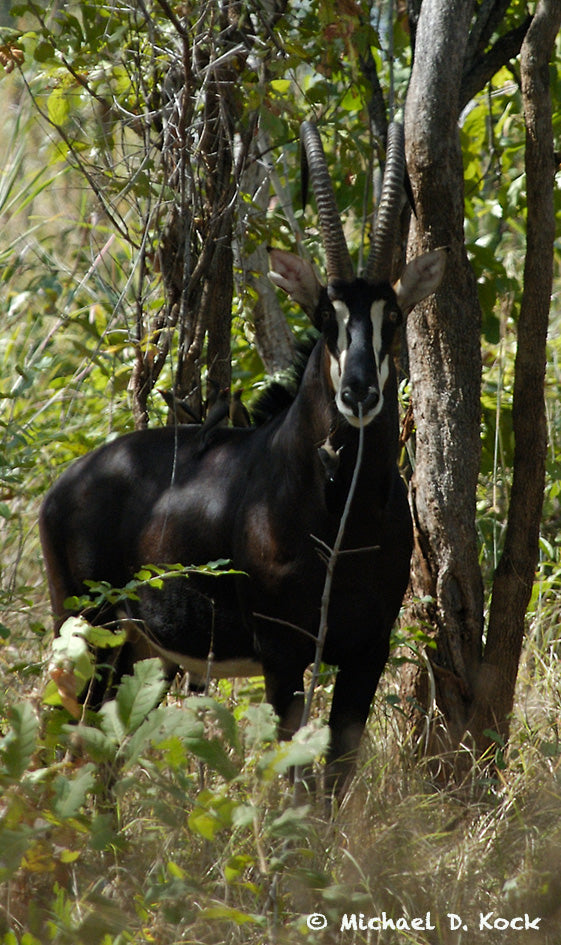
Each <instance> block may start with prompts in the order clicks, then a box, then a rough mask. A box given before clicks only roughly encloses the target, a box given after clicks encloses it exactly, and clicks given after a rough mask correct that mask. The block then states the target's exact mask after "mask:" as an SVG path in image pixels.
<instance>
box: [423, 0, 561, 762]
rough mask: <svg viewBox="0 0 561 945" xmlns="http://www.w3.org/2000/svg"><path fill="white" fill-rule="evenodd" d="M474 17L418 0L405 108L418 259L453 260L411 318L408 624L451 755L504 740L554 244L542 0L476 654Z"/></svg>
mask: <svg viewBox="0 0 561 945" xmlns="http://www.w3.org/2000/svg"><path fill="white" fill-rule="evenodd" d="M473 12H474V5H473V4H471V3H460V2H448V0H424V3H423V5H422V8H421V14H420V17H419V21H418V25H417V33H416V53H415V63H414V67H413V74H412V79H411V85H410V90H409V94H408V98H407V106H406V140H407V157H408V168H409V173H410V177H411V181H412V186H413V191H414V194H415V200H416V207H417V225H416V234H415V237H414V240H413V242H414V244H415V246H414V252H415V253H416V252H419V251H420V250H421V249H425V248H429V247H434V246H436V245H439V244H444V243H447V244H449V245H450V247H451V254H450V261H449V264H448V269H447V277H446V279H445V281H444V282H443V285H442V286H441V288H440V290H439V292H438V294H437V296H435V297H434V298H433V299H430V300H428V301H427V302H425V303H424V304H423V305H422V306H418V307H417V309H416V310H415V311H414V312H413V313H412V315H411V316H410V317H409V324H408V342H409V356H410V366H411V379H412V384H413V392H414V393H413V396H414V409H415V419H416V423H417V450H416V471H415V475H414V478H413V482H412V506H413V513H414V519H415V531H416V547H415V553H414V560H413V568H412V589H413V592H414V594H416V595H417V597H418V598H421V599H422V600H421V602H420V603H418V604H417V617H418V619H420V620H421V621H423V622H426V624H428V625H429V626H432V627H434V637H435V642H436V649H435V650H434V651H431V654H430V663H431V666H432V672H433V676H434V691H435V696H436V702H437V704H438V706H439V708H440V709H441V711H442V713H443V716H444V718H445V721H446V731H445V736H444V746H445V747H447V748H451V749H455V748H457V747H458V746H459V744H460V742H461V741H462V740H464V739H465V738H466V735H467V736H468V740H469V741H471V743H472V744H473V745H474V746H475V748H476V750H477V752H478V754H482V753H483V752H484V751H485V750H486V749H487V748H489V746H490V745H491V744H492V742H493V739H494V735H493V731H496V732H498V733H499V735H500V736H501V737H503V738H506V737H507V736H508V720H509V715H510V713H511V711H512V706H513V699H514V689H515V683H516V676H517V671H518V663H519V659H520V652H521V648H522V642H523V636H524V617H525V612H526V608H527V606H528V601H529V598H530V594H531V590H532V583H533V579H534V572H535V567H536V562H537V554H538V537H539V525H540V516H541V508H542V500H543V488H544V473H545V455H546V439H545V436H546V430H545V407H544V369H545V344H546V335H547V324H548V313H549V303H550V295H551V281H552V259H553V238H554V214H553V174H554V158H553V140H552V128H551V103H550V100H549V93H548V65H547V64H548V60H549V56H550V54H551V49H552V46H553V42H554V39H555V35H556V33H557V31H558V29H559V25H560V22H561V4H559V3H558V2H555V0H540V3H539V4H538V7H537V11H536V14H535V16H534V18H533V20H532V23H531V25H530V28H529V29H528V31H527V34H526V38H525V40H524V43H523V46H522V51H521V71H522V92H523V101H524V114H525V121H526V128H527V137H526V167H527V200H528V231H527V248H526V264H525V270H524V294H523V301H522V307H521V311H520V318H519V323H518V346H517V355H516V362H515V385H514V404H513V425H514V436H515V457H514V478H513V485H512V492H511V504H510V508H509V516H508V527H507V534H506V541H505V548H504V552H503V555H502V558H501V561H500V563H499V566H498V568H497V571H496V574H495V578H494V584H493V594H492V603H491V611H490V618H489V629H488V634H487V641H486V645H485V649H484V653H482V640H483V590H482V579H481V572H480V568H479V564H478V553H477V540H476V533H475V497H476V486H477V478H478V472H479V458H480V447H479V424H480V407H479V398H480V355H479V344H480V329H479V306H478V301H477V294H476V286H475V281H474V278H473V275H472V272H471V269H470V266H469V264H468V261H467V258H466V255H465V250H464V245H463V169H462V161H461V154H460V147H459V136H458V131H457V119H458V114H459V108H460V105H461V104H462V98H461V95H462V93H461V74H462V68H464V70H465V64H464V58H465V55H466V50H467V51H468V52H469V48H468V47H467V46H466V44H467V41H468V35H469V25H470V20H471V17H472V14H473ZM427 598H428V599H429V602H428V603H427ZM409 685H410V693H411V692H413V694H414V697H415V701H416V702H418V703H421V705H425V706H426V705H427V698H426V696H427V688H428V687H427V679H426V674H422V673H417V674H416V675H414V678H413V684H411V680H409ZM432 734H433V735H434V734H435V733H434V732H433V733H432ZM436 747H438V748H440V749H442V747H443V746H442V742H441V743H440V744H439V745H438V746H437V745H435V741H434V739H433V740H432V742H429V748H430V749H433V750H434V749H435V748H436Z"/></svg>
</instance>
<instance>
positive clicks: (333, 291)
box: [323, 279, 402, 427]
mask: <svg viewBox="0 0 561 945" xmlns="http://www.w3.org/2000/svg"><path fill="white" fill-rule="evenodd" d="M327 295H328V298H329V303H328V304H326V308H327V311H325V312H324V319H323V331H324V336H325V339H326V345H327V352H328V358H329V377H330V380H331V384H332V387H333V391H334V394H335V403H336V405H337V409H338V411H339V413H340V414H341V415H342V416H343V417H344V418H345V420H347V422H348V423H350V424H351V425H352V426H355V427H359V426H360V425H361V423H362V424H364V425H366V424H368V423H370V422H371V421H372V420H374V418H375V417H376V416H378V414H379V413H380V412H381V411H382V409H383V406H384V388H385V386H386V382H387V380H388V378H389V377H390V374H391V370H392V362H391V358H392V342H393V340H394V336H395V332H396V328H397V327H398V325H399V324H400V323H401V319H402V316H401V310H400V308H399V305H398V302H397V297H396V294H395V292H394V291H393V289H392V288H391V287H390V286H389V285H388V284H385V285H384V284H378V285H376V284H374V285H372V284H369V283H367V282H366V281H364V280H363V279H356V280H355V281H354V282H352V283H340V284H330V285H329V286H328V288H327Z"/></svg>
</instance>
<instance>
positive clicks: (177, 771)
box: [0, 624, 561, 945]
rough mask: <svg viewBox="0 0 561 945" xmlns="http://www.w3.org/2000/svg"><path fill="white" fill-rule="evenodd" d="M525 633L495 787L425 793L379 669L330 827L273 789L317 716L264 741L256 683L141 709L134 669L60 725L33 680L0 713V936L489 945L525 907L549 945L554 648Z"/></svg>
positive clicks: (149, 692)
mask: <svg viewBox="0 0 561 945" xmlns="http://www.w3.org/2000/svg"><path fill="white" fill-rule="evenodd" d="M532 631H533V633H532V638H531V639H530V641H529V645H528V648H527V651H526V657H525V661H524V665H523V666H522V668H521V676H520V683H519V692H518V701H517V708H516V715H515V720H514V723H513V737H512V744H511V747H510V751H509V755H508V764H507V765H503V766H502V770H501V766H499V769H498V773H497V777H496V778H494V779H492V780H485V779H484V778H483V777H482V775H481V774H480V773H479V772H478V771H477V769H476V768H475V766H473V768H472V770H471V771H470V772H469V774H468V776H467V777H466V779H465V781H464V783H463V784H462V785H459V786H458V785H456V786H455V788H451V787H450V786H443V785H442V784H439V782H438V779H437V778H435V774H434V771H435V769H434V764H433V760H432V759H428V758H425V759H422V760H419V759H415V758H414V755H413V751H412V746H410V745H408V743H407V742H405V743H404V741H403V736H402V725H401V720H400V717H399V712H398V710H397V708H396V703H395V700H394V698H393V695H394V691H395V689H396V686H397V683H398V680H397V675H395V674H396V673H397V668H396V669H394V670H391V669H390V671H389V672H388V673H387V674H386V680H385V686H384V690H383V692H382V693H381V694H380V696H379V697H378V699H377V701H376V705H375V709H374V712H373V714H372V717H371V721H370V724H369V728H368V733H367V737H366V738H365V740H364V745H363V749H362V754H361V763H360V765H359V769H358V773H357V776H356V778H355V780H354V783H353V785H352V788H351V791H350V793H349V795H348V796H347V798H346V799H345V801H344V803H343V804H342V806H341V808H340V809H339V810H337V811H335V812H334V814H333V815H332V816H327V815H326V810H325V805H324V804H323V803H321V801H320V800H318V798H317V797H316V796H315V795H314V794H312V793H310V796H309V798H308V800H307V802H304V803H299V804H296V803H295V801H294V794H293V790H292V787H291V783H290V777H289V769H290V767H291V766H292V765H294V764H301V763H306V762H311V761H313V762H314V763H315V764H316V769H317V774H318V779H319V781H321V765H318V761H317V759H319V757H320V756H321V754H322V752H323V750H324V748H325V732H326V729H325V727H324V725H323V724H322V723H321V722H320V721H318V720H317V719H316V720H315V721H314V722H313V723H312V724H311V725H310V726H308V727H307V728H306V729H305V730H304V731H303V732H302V733H301V734H300V735H299V736H298V737H297V739H296V740H295V741H294V742H292V743H290V744H282V743H281V744H279V743H278V742H277V741H276V740H275V720H274V717H273V715H272V711H271V709H270V707H269V706H268V705H267V704H266V703H264V702H263V693H262V690H261V688H260V687H259V686H256V685H253V686H250V687H247V686H246V687H245V688H244V687H241V686H240V684H236V685H233V684H231V683H220V684H216V689H215V691H214V693H213V695H212V696H211V697H198V696H191V695H186V694H185V693H184V692H183V691H182V690H181V688H176V689H175V690H174V691H173V693H172V694H171V695H169V696H168V697H167V699H166V701H165V704H163V705H158V702H159V699H160V697H161V695H162V690H163V680H162V677H161V670H160V668H159V664H158V663H157V661H153V662H150V661H148V662H145V663H142V664H137V667H136V669H135V675H134V676H133V677H129V678H127V679H125V680H124V681H123V683H122V685H121V687H120V689H119V691H118V693H117V696H116V698H115V700H114V701H113V702H111V703H108V704H107V705H106V706H104V708H103V709H102V710H101V712H99V713H97V714H92V715H91V716H88V718H83V719H81V720H80V721H79V722H78V723H76V722H75V721H74V720H73V719H72V718H71V717H70V716H69V715H68V714H67V713H66V711H65V710H64V708H62V707H61V706H57V707H55V706H52V705H51V706H49V705H45V704H44V702H43V701H42V696H43V694H44V692H45V691H47V692H48V687H47V689H46V690H45V688H44V686H43V682H44V679H42V680H41V684H40V685H37V684H35V685H34V689H33V692H31V693H25V694H24V695H25V698H23V699H22V700H21V701H18V702H15V703H14V704H13V705H11V706H10V707H7V708H6V717H7V720H8V726H7V727H6V729H5V731H4V735H3V738H2V739H1V742H0V783H1V786H2V800H1V802H0V804H1V807H0V810H1V819H0V870H1V873H0V881H1V885H0V889H1V894H0V896H1V898H0V904H1V908H0V941H1V942H2V943H5V945H36V943H41V945H45V943H48V942H53V943H67V942H68V943H72V945H82V943H84V945H90V943H91V945H94V943H95V945H125V943H128V942H134V943H138V945H140V943H146V945H148V943H151V942H157V943H160V945H180V943H200V945H207V943H208V945H213V943H220V942H232V943H237V942H240V943H242V942H243V943H249V945H251V943H264V942H266V943H269V942H270V943H279V945H282V943H289V945H292V943H296V942H301V941H310V942H312V941H313V942H326V943H331V942H333V943H335V942H341V943H343V942H345V943H346V942H351V943H362V942H365V943H366V942H368V943H384V945H387V943H390V945H398V943H399V945H401V943H403V942H408V943H415V945H449V943H450V945H451V943H453V945H468V943H469V945H474V943H478V942H485V943H490V945H495V943H497V945H505V943H510V942H511V941H512V940H513V939H512V938H510V936H511V935H513V934H514V933H513V932H512V930H511V929H510V928H508V929H505V927H504V923H506V922H510V921H512V920H513V919H514V920H515V921H516V920H518V919H520V921H521V922H522V923H523V922H524V917H525V916H527V917H528V921H529V922H530V923H532V922H533V923H534V924H535V922H536V920H537V919H539V922H538V928H537V930H536V928H535V926H534V927H533V928H532V927H530V928H529V929H527V930H524V929H523V928H522V929H521V930H520V931H516V939H515V940H516V942H522V943H524V945H526V943H536V945H537V943H539V945H549V943H551V945H555V943H558V934H559V933H558V930H559V928H560V927H561V879H560V877H561V852H560V851H561V826H560V824H561V819H560V816H559V815H560V813H561V780H560V763H559V757H560V749H559V742H558V729H557V724H556V718H555V707H556V706H558V704H559V702H558V696H559V688H560V685H561V680H560V675H559V670H558V667H557V665H556V655H557V654H556V651H557V649H558V645H559V639H558V638H557V639H555V638H554V636H553V635H552V636H551V639H550V645H549V648H548V649H546V650H545V651H544V648H543V646H542V645H541V637H542V635H543V627H541V626H538V625H537V624H536V625H534V626H533V627H532ZM330 685H331V683H330V678H329V676H327V678H326V682H325V690H324V691H321V690H320V692H319V694H318V701H319V702H320V703H321V702H322V700H323V699H325V700H327V699H328V698H329V688H330ZM50 701H53V700H52V699H51V700H50ZM321 714H323V712H322V713H321ZM309 917H311V918H309ZM482 917H483V920H482ZM460 920H461V924H460V927H459V928H457V927H456V925H457V924H458V923H460ZM481 921H483V922H484V927H483V929H481V930H480V924H481ZM369 922H370V924H371V928H370V929H369V928H368V923H369ZM382 922H385V923H386V927H385V928H382ZM495 922H498V923H499V926H498V927H497V928H491V930H489V924H490V923H491V925H492V924H493V923H495ZM314 923H315V925H314ZM392 923H393V925H394V926H395V928H392ZM399 923H400V924H399ZM310 925H311V927H310ZM322 926H325V927H322ZM464 926H465V929H464ZM466 930H467V931H466Z"/></svg>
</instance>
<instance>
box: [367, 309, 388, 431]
mask: <svg viewBox="0 0 561 945" xmlns="http://www.w3.org/2000/svg"><path fill="white" fill-rule="evenodd" d="M385 304H386V303H385V302H384V301H378V302H374V303H373V305H372V307H371V309H370V318H371V321H372V346H373V348H374V357H375V359H376V368H377V371H378V383H379V384H380V400H379V402H378V404H377V408H379V409H380V410H381V404H382V403H383V391H384V387H385V386H386V381H387V379H388V376H389V373H390V362H389V351H388V352H386V355H385V356H384V360H383V361H382V362H381V363H380V355H381V352H382V325H383V321H384V306H385ZM378 412H379V410H378V409H377V410H376V413H378Z"/></svg>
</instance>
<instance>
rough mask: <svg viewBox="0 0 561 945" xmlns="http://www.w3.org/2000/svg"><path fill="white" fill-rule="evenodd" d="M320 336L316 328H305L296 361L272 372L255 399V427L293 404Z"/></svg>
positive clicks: (295, 357)
mask: <svg viewBox="0 0 561 945" xmlns="http://www.w3.org/2000/svg"><path fill="white" fill-rule="evenodd" d="M319 337H320V333H319V332H318V331H316V329H315V328H311V329H309V330H307V331H305V332H304V333H303V334H302V335H301V336H300V338H299V339H298V341H297V342H296V345H295V352H294V362H293V363H292V364H291V365H290V367H289V368H285V370H284V371H279V372H278V373H277V374H274V375H272V376H271V377H270V378H269V379H268V380H267V381H266V383H265V386H264V387H263V389H262V390H261V391H259V393H258V394H257V395H256V396H255V397H254V398H253V400H252V401H251V403H250V404H249V412H250V415H251V421H252V423H253V424H254V425H255V426H258V427H259V426H262V425H263V424H264V423H267V422H268V421H269V420H272V419H273V418H274V417H277V416H278V415H279V414H280V413H282V412H283V411H284V410H288V408H289V407H290V406H291V405H292V403H293V402H294V400H295V399H296V395H297V394H298V389H299V387H300V384H301V382H302V378H303V376H304V371H305V370H306V365H307V363H308V360H309V358H310V355H311V353H312V351H313V349H314V347H315V345H316V342H317V340H318V338H319Z"/></svg>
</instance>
